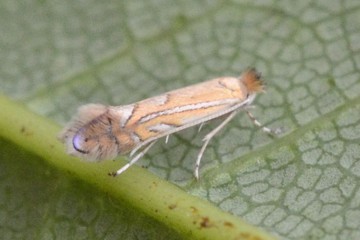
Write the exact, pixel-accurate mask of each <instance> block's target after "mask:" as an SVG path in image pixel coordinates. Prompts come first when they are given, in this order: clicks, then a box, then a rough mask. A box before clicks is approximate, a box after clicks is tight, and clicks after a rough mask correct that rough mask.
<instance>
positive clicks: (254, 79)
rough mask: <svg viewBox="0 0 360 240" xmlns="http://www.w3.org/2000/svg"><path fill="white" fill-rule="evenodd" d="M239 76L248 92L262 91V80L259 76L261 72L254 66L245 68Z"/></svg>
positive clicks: (263, 86) (263, 87) (263, 88)
mask: <svg viewBox="0 0 360 240" xmlns="http://www.w3.org/2000/svg"><path fill="white" fill-rule="evenodd" d="M241 78H242V81H243V83H244V84H245V86H246V87H247V89H248V91H249V92H251V93H257V92H264V90H265V85H264V81H263V80H262V78H261V73H260V72H258V71H257V70H256V69H255V68H249V69H247V70H246V71H245V72H244V73H243V74H242V75H241Z"/></svg>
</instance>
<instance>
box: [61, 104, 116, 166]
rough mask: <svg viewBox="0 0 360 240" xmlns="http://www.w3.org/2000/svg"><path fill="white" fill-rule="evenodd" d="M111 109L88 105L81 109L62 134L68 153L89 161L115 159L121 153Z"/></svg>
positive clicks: (98, 105)
mask: <svg viewBox="0 0 360 240" xmlns="http://www.w3.org/2000/svg"><path fill="white" fill-rule="evenodd" d="M112 120H113V116H112V115H111V113H110V111H109V108H108V107H106V106H103V105H100V104H88V105H85V106H82V107H80V108H79V110H78V113H77V115H76V116H75V117H74V118H73V120H72V121H71V122H70V123H69V124H68V125H67V126H66V127H65V128H64V130H63V131H62V132H61V133H60V136H59V139H60V140H61V141H62V142H63V143H65V145H66V148H67V153H68V154H70V155H73V156H77V157H80V158H83V159H85V160H88V161H100V160H103V159H113V158H115V157H116V156H117V155H118V153H119V143H118V142H117V138H116V137H114V135H113V133H112V124H113V123H112V122H113V121H112Z"/></svg>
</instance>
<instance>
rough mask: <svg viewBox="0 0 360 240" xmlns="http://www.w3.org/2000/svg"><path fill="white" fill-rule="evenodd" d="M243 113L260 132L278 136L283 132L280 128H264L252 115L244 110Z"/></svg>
mask: <svg viewBox="0 0 360 240" xmlns="http://www.w3.org/2000/svg"><path fill="white" fill-rule="evenodd" d="M245 112H246V114H247V115H248V116H249V118H250V120H251V121H252V122H253V123H254V124H255V126H257V127H259V128H261V130H263V131H264V132H266V133H269V134H273V135H278V134H280V133H281V132H282V131H283V130H282V129H281V128H275V129H271V128H268V127H265V126H263V125H262V124H261V123H260V122H259V121H258V120H256V118H255V117H254V115H252V114H251V113H250V112H249V111H247V110H245Z"/></svg>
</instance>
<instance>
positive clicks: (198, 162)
mask: <svg viewBox="0 0 360 240" xmlns="http://www.w3.org/2000/svg"><path fill="white" fill-rule="evenodd" d="M236 114H237V111H233V112H231V113H230V114H229V115H228V116H227V117H226V118H225V120H224V121H223V122H222V123H220V125H219V126H217V127H216V128H215V129H213V130H212V131H211V132H209V133H208V134H206V136H205V137H204V138H203V142H204V144H203V145H202V147H201V150H200V152H199V154H198V156H197V159H196V163H195V169H194V176H195V178H196V180H199V168H200V162H201V158H202V155H203V154H204V152H205V149H206V147H207V145H208V144H209V142H210V140H211V139H212V137H214V136H215V135H216V134H217V133H218V132H219V131H220V130H221V129H222V128H223V127H224V126H225V125H226V124H227V123H228V122H230V120H231V119H233V117H234V116H235V115H236Z"/></svg>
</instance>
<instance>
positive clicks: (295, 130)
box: [0, 0, 360, 239]
mask: <svg viewBox="0 0 360 240" xmlns="http://www.w3.org/2000/svg"><path fill="white" fill-rule="evenodd" d="M359 5H360V4H359V3H358V2H357V1H350V0H345V1H339V2H338V1H334V0H330V1H265V0H264V1H243V0H239V1H181V2H180V1H174V2H172V1H131V2H130V1H128V2H125V1H123V2H119V1H106V2H103V1H86V2H84V1H58V2H57V1H44V0H43V1H26V2H21V1H10V0H7V1H6V0H3V1H1V7H0V18H1V22H2V24H1V26H0V30H1V33H2V34H1V38H0V44H1V46H2V47H1V48H0V51H1V56H2V58H1V60H0V61H1V64H0V86H1V90H0V91H1V93H2V94H4V95H7V96H8V97H10V98H12V99H13V100H16V101H17V102H19V103H14V102H13V101H10V100H9V99H8V98H7V97H1V98H0V109H1V110H2V112H1V118H0V139H1V149H0V151H1V152H2V155H1V156H2V157H1V160H0V165H1V166H0V179H1V181H0V198H1V200H0V206H1V207H0V221H1V226H2V228H0V229H1V230H0V233H1V236H3V238H4V239H53V238H57V239H69V238H73V239H113V238H118V239H183V238H192V239H193V238H206V239H230V238H235V236H237V237H239V232H247V233H249V234H250V235H244V234H243V235H241V236H242V237H244V238H245V237H250V236H255V235H256V236H258V237H262V238H264V239H266V238H271V235H273V236H279V237H280V238H284V239H311V238H312V239H326V238H327V239H330V238H331V239H332V238H345V239H358V238H359V237H360V231H359V229H360V222H359V221H358V219H359V217H360V191H359V189H360V188H359V182H360V181H359V180H360V157H359V156H360V145H359V142H360V141H359V138H360V137H359V136H360V75H359V61H360V54H359V49H360V47H359V46H360V45H359V39H360V29H359V27H358V26H360V10H359V9H360V8H359ZM248 66H253V67H256V68H257V69H258V70H259V71H261V72H262V74H263V76H264V78H265V80H266V83H267V92H266V94H262V95H259V96H258V97H257V99H256V100H255V105H256V108H255V109H253V110H252V113H253V114H254V115H255V116H256V117H257V119H258V120H259V121H260V122H262V123H264V124H265V125H267V126H270V127H283V128H284V129H285V131H284V133H283V134H282V135H280V136H279V137H275V138H273V137H270V136H268V135H266V134H264V133H263V132H262V131H261V130H259V129H257V128H256V127H254V126H253V124H252V123H251V121H249V120H248V118H247V117H246V116H245V115H243V114H239V116H238V117H237V118H235V119H234V120H233V121H232V122H231V123H230V124H229V125H228V126H227V127H226V128H225V129H224V130H223V131H222V132H221V133H220V134H219V135H218V136H216V137H215V139H214V140H213V141H212V142H211V143H210V145H209V147H208V149H207V151H206V152H205V155H204V159H203V162H202V166H201V179H200V181H199V182H196V181H194V179H193V177H192V171H193V167H194V159H195V158H196V155H197V152H198V151H199V147H201V139H202V137H203V136H204V135H205V134H206V133H207V132H208V131H210V130H211V129H213V128H214V127H215V126H216V124H218V122H216V121H215V122H213V123H210V124H207V125H206V126H204V128H203V129H202V130H201V131H200V133H198V129H195V128H193V129H188V130H185V131H183V132H181V133H177V134H174V135H172V136H171V137H170V140H169V143H168V144H165V143H162V142H161V141H159V143H157V144H156V145H155V146H154V147H153V148H152V149H151V150H150V151H149V153H148V154H147V156H146V157H145V158H144V159H142V160H141V161H139V164H138V165H139V166H145V167H146V168H147V169H141V167H138V166H134V167H132V168H131V169H129V170H128V171H127V172H126V173H124V174H123V175H121V176H119V177H117V178H115V179H113V178H109V177H108V176H107V172H109V171H111V170H116V169H117V168H119V167H120V166H122V165H123V164H124V161H123V160H124V159H125V158H120V160H119V161H115V162H113V161H108V162H103V163H98V164H94V163H85V162H81V161H80V160H78V159H74V158H71V157H69V156H66V155H65V152H64V148H63V146H62V145H61V144H60V143H59V142H58V141H57V140H56V134H57V132H58V131H59V130H60V127H59V126H58V125H64V124H65V123H66V122H67V121H68V120H69V119H70V117H71V116H72V115H73V114H74V113H75V111H76V108H77V107H79V106H80V105H82V104H85V103H90V102H93V103H103V104H111V105H120V104H127V103H132V102H136V101H138V100H141V99H144V98H146V97H150V96H154V95H156V94H159V93H162V92H165V91H167V90H172V89H175V88H177V87H182V86H186V85H189V84H192V83H196V82H200V81H203V80H207V79H211V78H215V77H218V76H225V75H232V76H237V75H239V74H240V73H241V71H242V70H244V69H245V68H246V67H248ZM21 105H25V107H26V108H23V107H21ZM39 115H40V116H39ZM157 176H159V177H160V178H159V177H157ZM161 179H164V180H161ZM174 184H175V185H178V187H175V186H174ZM201 198H202V199H201ZM209 202H210V203H209ZM194 206H196V207H195V208H191V207H194ZM194 209H196V210H199V212H196V214H194V212H195V210H194ZM224 211H225V212H226V211H227V212H230V213H231V214H232V215H233V216H230V215H228V214H226V213H225V212H224ZM189 216H190V217H189ZM242 219H244V221H246V222H247V223H245V222H244V221H243V220H242ZM220 223H222V224H220ZM229 223H231V224H229ZM250 224H252V225H254V226H256V227H253V226H251V225H250ZM230 226H231V229H230ZM259 229H262V230H259ZM264 232H266V233H264ZM222 234H228V235H227V236H225V235H222Z"/></svg>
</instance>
